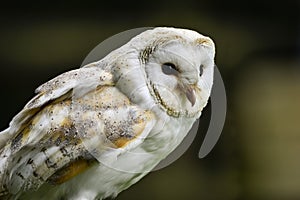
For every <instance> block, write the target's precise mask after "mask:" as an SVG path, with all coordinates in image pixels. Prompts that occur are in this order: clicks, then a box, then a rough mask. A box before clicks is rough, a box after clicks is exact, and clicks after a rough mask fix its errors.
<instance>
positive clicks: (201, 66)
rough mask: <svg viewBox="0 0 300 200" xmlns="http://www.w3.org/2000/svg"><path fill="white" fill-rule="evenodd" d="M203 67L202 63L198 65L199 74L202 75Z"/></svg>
mask: <svg viewBox="0 0 300 200" xmlns="http://www.w3.org/2000/svg"><path fill="white" fill-rule="evenodd" d="M203 67H204V66H203V65H200V74H199V75H200V76H202V74H203Z"/></svg>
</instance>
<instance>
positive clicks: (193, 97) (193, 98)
mask: <svg viewBox="0 0 300 200" xmlns="http://www.w3.org/2000/svg"><path fill="white" fill-rule="evenodd" d="M185 95H186V98H187V99H188V100H189V102H190V103H191V104H192V107H193V106H194V105H195V103H196V95H195V90H194V88H193V87H192V86H191V85H189V86H187V87H186V89H185Z"/></svg>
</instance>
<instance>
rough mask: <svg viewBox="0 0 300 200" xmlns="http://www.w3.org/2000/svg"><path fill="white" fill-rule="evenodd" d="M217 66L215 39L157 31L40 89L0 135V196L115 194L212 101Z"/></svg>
mask: <svg viewBox="0 0 300 200" xmlns="http://www.w3.org/2000/svg"><path fill="white" fill-rule="evenodd" d="M213 66H214V44H213V42H212V40H211V39H209V38H208V37H205V36H202V35H200V34H198V33H196V32H194V31H191V30H185V29H174V28H155V29H153V30H148V31H145V32H143V33H142V34H140V35H138V36H136V37H134V38H133V39H132V40H131V41H129V42H128V43H127V44H125V45H124V46H122V47H120V48H119V49H116V50H114V51H113V52H111V53H110V54H108V55H107V56H106V57H105V58H103V59H102V60H100V61H97V62H94V63H91V64H88V65H86V66H84V67H83V68H80V69H77V70H73V71H70V72H66V73H64V74H62V75H60V76H58V77H56V78H54V79H52V80H50V81H49V82H47V83H45V84H44V85H42V86H40V87H39V88H38V89H37V91H36V92H37V96H36V97H34V98H33V99H32V100H31V101H30V102H29V103H28V104H27V105H26V106H25V108H24V109H23V110H22V111H21V112H20V113H19V114H18V115H17V116H16V117H15V118H14V119H13V120H12V122H11V123H10V127H9V128H8V129H6V130H5V131H3V132H1V133H0V146H2V147H1V148H2V149H1V150H0V152H1V154H0V184H1V186H2V188H0V191H1V194H0V196H1V195H2V197H3V198H7V199H14V198H20V199H42V198H47V199H102V198H106V197H110V196H112V197H115V196H117V194H118V193H119V192H121V191H122V190H125V189H126V188H128V187H129V186H131V185H132V184H134V183H136V182H137V181H138V180H140V179H141V178H142V177H143V176H145V175H146V174H147V173H149V172H150V171H151V170H152V169H153V168H154V167H155V166H156V165H157V164H158V163H159V162H160V161H161V160H163V159H164V158H165V157H166V156H167V155H168V154H170V153H171V152H172V151H173V150H174V149H175V148H176V147H177V146H178V145H179V144H180V142H181V141H182V140H183V139H184V137H185V136H186V135H187V133H188V131H189V130H190V128H191V126H192V125H193V123H194V122H195V120H196V119H197V118H199V117H200V115H201V111H202V109H203V108H204V107H205V105H206V103H207V100H208V98H209V95H210V90H211V87H212V79H213ZM201 67H203V69H201ZM201 70H202V71H201Z"/></svg>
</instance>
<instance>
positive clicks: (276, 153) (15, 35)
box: [0, 0, 300, 200]
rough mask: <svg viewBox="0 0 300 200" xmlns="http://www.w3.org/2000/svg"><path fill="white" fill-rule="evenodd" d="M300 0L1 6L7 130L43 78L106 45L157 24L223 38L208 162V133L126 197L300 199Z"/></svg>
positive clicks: (0, 61)
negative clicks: (224, 105)
mask: <svg viewBox="0 0 300 200" xmlns="http://www.w3.org/2000/svg"><path fill="white" fill-rule="evenodd" d="M299 11H300V2H299V1H288V0H285V1H275V2H274V1H269V2H268V1H257V2H256V1H251V3H250V2H246V1H232V0H229V1H216V0H207V1H192V0H185V1H182V2H171V1H170V2H161V1H158V0H153V1H146V3H144V2H143V3H142V2H141V1H130V2H128V1H122V2H115V1H107V2H100V1H84V2H83V1H72V2H71V1H70V2H62V1H43V2H40V3H36V2H34V3H33V2H32V3H30V2H27V1H26V2H23V3H10V5H1V8H0V23H1V27H0V67H1V68H0V69H1V74H0V77H1V78H0V85H1V98H0V99H1V104H0V106H1V112H0V119H1V120H0V128H1V129H4V128H6V127H7V126H8V123H9V121H10V120H11V118H12V117H13V116H14V115H15V114H17V112H18V111H20V110H21V109H22V107H23V106H24V105H25V104H26V102H27V101H28V100H29V99H30V98H32V97H33V95H34V93H33V92H34V90H35V88H37V87H38V86H39V85H40V84H42V83H44V82H46V81H47V80H49V79H51V78H53V77H55V76H56V75H58V74H60V73H62V72H65V71H68V70H71V69H74V68H78V67H79V66H80V65H81V62H82V61H83V59H84V58H85V56H86V55H87V54H88V53H89V51H90V50H92V49H93V48H94V47H95V46H96V45H98V44H99V43H100V42H101V41H103V40H104V39H106V38H107V37H109V36H112V35H114V34H117V33H119V32H121V31H124V30H127V29H131V28H136V27H148V26H175V27H183V28H189V29H194V30H197V31H199V32H200V33H203V34H204V35H209V36H210V37H211V38H213V39H214V41H215V43H216V50H217V54H216V63H217V65H218V67H219V70H220V71H221V74H222V76H223V79H224V82H225V86H226V92H227V97H228V113H227V119H226V124H225V128H224V131H223V133H222V135H221V138H220V140H219V142H218V143H217V146H216V147H215V148H214V150H213V151H212V152H211V153H210V154H209V155H208V156H207V157H206V158H204V159H199V158H198V157H197V154H198V151H199V148H200V145H201V142H202V138H203V134H204V133H205V127H206V126H207V121H206V120H205V119H206V118H207V115H209V112H208V111H205V112H204V115H203V118H204V120H202V121H201V123H202V125H200V126H201V131H200V132H202V134H201V133H199V134H198V136H197V138H196V140H195V141H194V143H193V145H192V146H191V147H190V148H189V150H188V151H187V152H186V153H185V154H184V156H182V157H181V158H180V159H179V160H177V161H176V162H174V163H173V164H172V165H170V166H169V167H167V168H164V169H162V170H159V171H156V172H153V173H151V174H150V175H148V176H147V177H145V178H144V179H143V180H142V181H140V182H139V183H137V184H136V185H134V186H133V187H131V188H130V189H128V190H127V191H125V192H123V193H121V194H120V195H119V196H118V197H117V199H118V200H127V199H131V200H135V199H149V200H150V199H151V200H152V199H157V200H158V199H173V200H177V199H178V200H179V199H180V200H181V199H205V200H207V199H208V200H209V199H225V200H227V199H228V200H233V199H264V200H268V199H270V200H271V199H272V200H274V199H287V200H293V199H300V190H299V189H300V170H299V169H300V158H299V152H300V123H299V122H300V117H299V114H300V59H299V56H300V51H299V50H300V32H299V30H300V23H299V20H300V12H299Z"/></svg>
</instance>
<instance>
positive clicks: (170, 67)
mask: <svg viewBox="0 0 300 200" xmlns="http://www.w3.org/2000/svg"><path fill="white" fill-rule="evenodd" d="M161 69H162V72H163V73H164V74H166V75H175V76H177V75H178V74H179V71H178V70H177V67H176V66H175V65H174V64H173V63H164V64H163V65H162V66H161Z"/></svg>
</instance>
